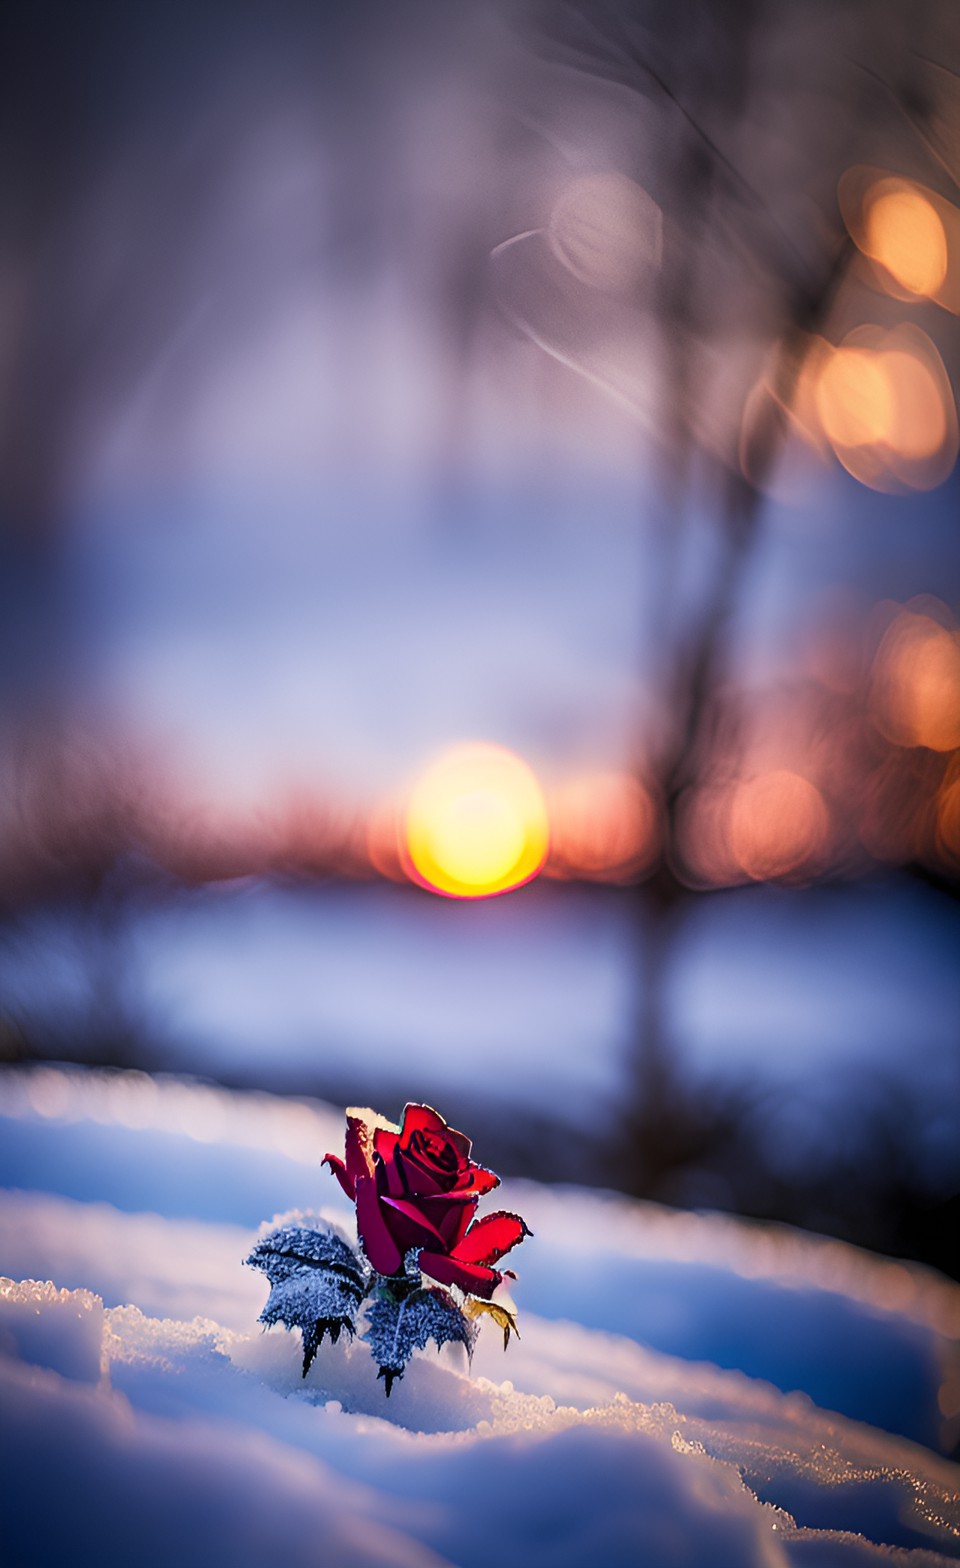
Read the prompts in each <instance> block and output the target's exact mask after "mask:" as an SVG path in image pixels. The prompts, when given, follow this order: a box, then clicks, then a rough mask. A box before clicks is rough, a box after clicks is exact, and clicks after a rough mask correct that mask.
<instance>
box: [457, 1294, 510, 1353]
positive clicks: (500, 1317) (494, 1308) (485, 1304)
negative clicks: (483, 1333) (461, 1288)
mask: <svg viewBox="0 0 960 1568" xmlns="http://www.w3.org/2000/svg"><path fill="white" fill-rule="evenodd" d="M463 1310H464V1312H466V1314H467V1316H468V1317H471V1318H478V1317H480V1316H481V1314H484V1313H485V1314H487V1315H489V1316H490V1317H492V1318H493V1321H494V1323H496V1324H497V1326H498V1328H502V1329H503V1348H504V1350H506V1348H507V1346H508V1345H509V1343H510V1335H511V1333H513V1334H516V1336H517V1338H518V1339H519V1338H520V1330H519V1329H518V1328H517V1317H516V1313H515V1312H510V1311H509V1309H508V1308H507V1307H502V1306H501V1305H500V1303H499V1302H497V1301H479V1300H478V1299H477V1297H476V1296H468V1297H467V1299H466V1301H465V1302H464V1304H463Z"/></svg>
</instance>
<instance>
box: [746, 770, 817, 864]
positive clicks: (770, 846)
mask: <svg viewBox="0 0 960 1568" xmlns="http://www.w3.org/2000/svg"><path fill="white" fill-rule="evenodd" d="M727 826H728V842H729V848H730V853H731V855H732V857H733V859H734V860H735V861H736V863H737V865H738V866H739V868H740V870H741V871H743V872H744V873H745V874H746V875H747V876H748V877H749V878H750V879H751V881H754V882H763V881H767V880H768V879H770V878H772V877H783V876H788V875H790V874H791V873H796V872H797V871H800V870H801V869H804V870H806V869H810V870H812V869H814V868H815V865H816V862H817V861H818V859H819V858H820V856H821V855H822V853H823V850H824V847H825V845H826V841H827V835H828V832H829V827H830V818H829V814H828V812H827V807H826V804H825V802H824V799H823V796H822V795H821V793H820V791H819V790H818V789H817V787H816V785H815V784H812V783H811V782H810V780H809V779H806V778H804V777H803V776H802V775H801V774H799V773H793V772H791V771H790V770H789V769H788V768H775V769H772V770H771V771H769V772H767V773H761V774H758V775H757V776H756V777H755V778H752V779H746V780H744V781H743V783H741V784H738V785H737V787H736V789H735V791H734V794H733V799H732V801H731V803H730V816H729V821H728V825H727Z"/></svg>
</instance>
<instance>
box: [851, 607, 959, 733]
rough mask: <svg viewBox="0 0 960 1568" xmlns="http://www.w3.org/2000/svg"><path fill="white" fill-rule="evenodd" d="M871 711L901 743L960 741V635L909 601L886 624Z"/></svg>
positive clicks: (875, 669)
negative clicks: (918, 609)
mask: <svg viewBox="0 0 960 1568" xmlns="http://www.w3.org/2000/svg"><path fill="white" fill-rule="evenodd" d="M870 715H871V718H872V719H873V722H874V724H875V725H876V727H877V729H878V730H879V731H880V733H881V734H882V735H883V736H885V738H886V739H887V740H889V741H892V742H893V743H894V745H896V746H926V747H928V748H929V749H930V750H931V751H952V750H953V749H954V748H955V747H957V746H960V639H958V637H957V633H956V631H955V630H954V629H953V628H952V627H950V626H947V625H943V624H942V623H941V621H939V620H937V619H935V618H934V617H933V616H932V615H929V614H922V613H918V612H917V611H916V610H912V609H910V608H909V607H908V608H906V609H904V610H902V611H901V612H900V613H899V614H898V615H896V616H895V618H894V619H893V621H892V622H891V624H890V625H889V626H888V627H887V630H886V631H885V633H884V635H883V637H882V639H881V642H880V645H879V647H878V649H877V652H876V656H875V658H874V661H873V669H872V672H871V681H870Z"/></svg>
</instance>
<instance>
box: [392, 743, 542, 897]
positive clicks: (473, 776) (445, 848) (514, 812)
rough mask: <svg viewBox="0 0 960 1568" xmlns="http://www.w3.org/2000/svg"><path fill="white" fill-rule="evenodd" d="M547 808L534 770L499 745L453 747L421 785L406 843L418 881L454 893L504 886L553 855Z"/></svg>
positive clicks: (481, 893)
mask: <svg viewBox="0 0 960 1568" xmlns="http://www.w3.org/2000/svg"><path fill="white" fill-rule="evenodd" d="M548 843H549V829H548V824H547V810H546V805H545V803H544V799H543V793H542V791H541V789H540V785H539V784H538V782H537V780H536V778H535V776H534V774H533V773H532V771H531V770H530V768H528V767H527V765H526V763H525V762H522V761H521V759H520V758H519V757H517V756H516V755H514V753H513V752H510V751H507V750H506V749H505V748H503V747H501V746H491V745H485V744H471V745H464V746H458V747H455V748H454V749H453V750H452V751H449V752H447V753H445V754H444V755H443V756H442V757H440V758H439V759H438V760H437V761H436V762H434V763H433V764H432V765H431V766H430V767H429V768H428V769H427V770H426V772H425V773H424V774H423V775H422V776H421V778H420V780H419V781H418V783H417V784H416V785H415V787H414V789H413V791H412V793H411V795H410V798H409V801H408V804H407V813H406V847H407V851H408V854H409V857H410V862H411V865H412V870H413V872H414V874H415V875H416V878H417V880H419V881H420V882H422V883H423V884H424V885H425V886H427V887H429V888H432V889H433V890H434V891H435V892H438V893H445V894H447V895H449V896H450V897H454V898H483V897H486V896H488V895H489V894H491V893H502V892H506V891H507V889H509V888H512V887H518V886H519V885H520V884H521V883H522V882H527V881H529V879H530V878H531V877H533V876H535V875H536V874H537V872H538V871H539V870H540V868H541V867H542V865H543V863H544V860H545V859H546V855H547V847H548Z"/></svg>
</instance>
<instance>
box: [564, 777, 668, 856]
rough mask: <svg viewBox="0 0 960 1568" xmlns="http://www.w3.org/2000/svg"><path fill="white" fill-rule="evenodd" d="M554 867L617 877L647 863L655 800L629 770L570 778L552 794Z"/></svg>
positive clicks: (652, 832)
mask: <svg viewBox="0 0 960 1568" xmlns="http://www.w3.org/2000/svg"><path fill="white" fill-rule="evenodd" d="M550 838H551V844H550V861H551V868H553V869H555V870H557V871H558V872H560V873H561V874H566V875H568V876H583V877H590V878H595V879H606V878H616V877H617V876H618V875H620V876H626V875H629V874H630V873H633V872H636V871H637V870H638V869H639V868H640V867H641V866H642V865H644V864H645V863H647V862H649V860H650V858H651V856H652V853H653V850H654V847H655V813H654V807H653V802H652V801H651V799H650V796H649V794H648V793H647V791H646V790H645V789H644V787H643V785H642V784H641V783H640V782H639V780H638V779H636V778H634V777H633V776H632V775H631V774H629V773H593V774H587V775H584V776H583V777H581V778H576V779H571V780H569V781H568V782H567V783H565V784H563V785H561V786H560V788H559V789H557V790H555V791H554V792H553V793H552V794H551V796H550Z"/></svg>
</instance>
